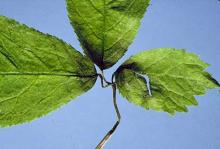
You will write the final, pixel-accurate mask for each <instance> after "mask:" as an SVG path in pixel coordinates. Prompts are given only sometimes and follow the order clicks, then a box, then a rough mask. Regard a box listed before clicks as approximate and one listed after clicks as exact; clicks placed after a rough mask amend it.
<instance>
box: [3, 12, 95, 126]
mask: <svg viewBox="0 0 220 149" xmlns="http://www.w3.org/2000/svg"><path fill="white" fill-rule="evenodd" d="M95 81H96V70H95V68H94V65H93V63H92V62H91V61H90V60H89V59H88V58H86V57H84V56H83V55H82V54H80V53H79V52H78V51H76V50H75V49H74V48H72V47H71V46H70V45H68V44H66V43H65V42H63V41H62V40H60V39H58V38H56V37H53V36H50V35H48V34H43V33H41V32H38V31H36V30H34V29H32V28H29V27H27V26H25V25H22V24H19V23H18V22H16V21H14V20H11V19H8V18H6V17H4V16H0V126H2V127H5V126H10V125H15V124H20V123H24V122H28V121H31V120H33V119H36V118H38V117H40V116H43V115H45V114H47V113H49V112H51V111H53V110H55V109H57V108H59V107H60V106H62V105H64V104H66V103H68V102H69V101H71V100H72V99H73V98H76V97H77V96H79V95H81V94H82V93H84V92H86V91H87V90H89V89H90V88H91V87H92V86H93V85H94V83H95Z"/></svg>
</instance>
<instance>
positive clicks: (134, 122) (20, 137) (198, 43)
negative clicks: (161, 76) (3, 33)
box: [0, 0, 220, 149]
mask: <svg viewBox="0 0 220 149" xmlns="http://www.w3.org/2000/svg"><path fill="white" fill-rule="evenodd" d="M151 4H152V5H151V6H150V7H149V9H148V12H147V14H146V15H145V17H144V19H143V22H142V26H141V28H140V30H139V33H138V35H137V38H136V39H135V41H134V43H133V44H132V45H131V46H130V48H129V50H128V52H127V53H126V55H125V56H124V57H123V58H122V59H121V60H120V61H119V63H118V64H117V65H115V66H114V67H113V68H112V69H109V70H107V71H106V75H107V78H110V75H111V73H112V72H114V70H115V69H116V68H117V66H119V64H121V63H122V62H123V61H124V60H126V59H127V58H129V57H130V56H131V55H132V54H135V53H138V52H139V51H142V50H147V49H152V48H160V47H175V48H185V49H187V50H188V51H190V52H194V53H196V54H198V55H200V56H201V58H202V59H203V60H204V61H206V62H208V63H209V64H211V66H210V67H209V68H208V71H209V72H210V73H212V74H213V76H214V77H215V78H216V79H217V80H219V81H220V1H218V0H193V1H192V0H152V2H151ZM0 15H5V16H8V17H11V18H14V19H16V20H18V21H20V22H22V23H25V24H27V25H29V26H31V27H34V28H36V29H38V30H40V31H42V32H45V33H50V34H52V35H56V36H58V37H59V38H62V39H63V40H65V41H66V42H68V43H70V44H72V45H73V46H74V47H75V48H76V49H78V50H79V51H82V50H81V48H80V46H79V42H78V41H77V38H76V35H75V34H74V32H73V29H72V27H71V25H70V24H69V20H68V17H67V14H66V9H65V1H64V0H31V1H30V0H1V1H0ZM197 99H198V101H199V106H198V107H190V108H189V113H187V114H185V113H178V114H177V115H176V116H175V117H171V116H169V115H168V114H166V113H159V112H154V111H146V110H144V109H142V108H140V107H136V106H134V105H132V104H130V103H128V102H127V101H126V100H124V99H123V98H122V97H120V95H118V104H119V107H120V111H121V114H122V122H121V125H120V126H119V128H118V130H117V132H116V133H115V135H114V136H113V137H112V139H111V141H110V142H109V143H108V144H107V146H106V149H218V148H220V94H219V92H218V91H217V90H211V91H209V92H208V93H207V94H206V95H205V96H200V97H198V98H197ZM114 122H115V113H114V109H113V105H112V97H111V89H110V88H108V89H102V88H101V87H100V81H98V82H97V83H96V85H95V86H94V88H93V89H92V90H90V91H89V92H88V93H86V94H84V95H82V96H80V97H79V98H77V99H76V100H74V101H72V102H71V103H69V104H68V105H66V106H64V107H62V108H61V109H59V110H57V111H55V112H53V113H50V114H49V115H47V116H45V117H43V118H40V119H38V120H35V121H34V122H32V123H28V124H23V125H19V126H14V127H11V128H0V149H92V148H95V146H96V144H97V143H98V142H99V141H100V140H101V139H102V137H103V136H104V135H105V133H106V132H107V131H108V130H109V129H110V128H111V127H112V125H113V124H114Z"/></svg>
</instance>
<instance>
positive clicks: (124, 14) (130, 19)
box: [67, 0, 150, 70]
mask: <svg viewBox="0 0 220 149" xmlns="http://www.w3.org/2000/svg"><path fill="white" fill-rule="evenodd" d="M149 2H150V0H67V9H68V14H69V18H70V20H71V24H72V25H73V27H74V29H75V32H76V34H77V35H78V37H79V40H80V42H81V45H82V47H83V48H84V51H85V53H86V54H87V55H88V56H89V57H90V58H91V59H92V60H93V61H94V63H95V64H97V65H98V66H99V68H100V69H101V70H104V69H107V68H109V67H111V66H112V65H114V64H115V63H116V62H117V61H118V60H119V59H120V58H121V57H122V56H123V55H124V53H125V52H126V51H127V49H128V46H129V45H130V44H131V43H132V41H133V39H134V37H135V35H136V34H137V30H138V28H139V26H140V22H141V19H142V17H143V15H144V13H145V11H146V8H147V7H148V5H149Z"/></svg>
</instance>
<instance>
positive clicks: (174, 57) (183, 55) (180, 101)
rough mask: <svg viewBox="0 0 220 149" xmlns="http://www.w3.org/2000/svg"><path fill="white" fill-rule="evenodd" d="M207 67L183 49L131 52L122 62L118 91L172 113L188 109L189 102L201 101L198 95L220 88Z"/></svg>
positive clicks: (146, 106) (194, 103)
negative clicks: (132, 54)
mask: <svg viewBox="0 0 220 149" xmlns="http://www.w3.org/2000/svg"><path fill="white" fill-rule="evenodd" d="M207 67H208V64H206V63H205V62H203V61H201V60H200V59H199V57H198V56H196V55H195V54H192V53H187V52H185V51H184V50H177V49H169V48H167V49H154V50H150V51H144V52H141V53H139V54H137V55H135V56H132V57H131V58H130V59H129V60H127V61H126V62H125V63H124V64H123V65H122V66H120V67H119V69H118V70H117V71H116V73H115V75H116V83H117V87H118V89H119V92H120V93H121V94H122V95H123V96H124V97H126V98H127V99H128V100H129V101H130V102H132V103H134V104H136V105H139V106H142V107H144V108H146V109H154V110H157V111H165V112H168V113H170V114H174V113H175V112H176V111H178V112H187V106H190V105H197V104H198V103H197V101H196V100H195V97H194V96H195V95H203V94H205V92H206V91H207V89H212V88H219V89H220V85H219V83H218V82H217V81H216V80H215V79H213V78H212V77H211V75H210V74H209V73H207V72H205V71H204V70H205V69H206V68H207ZM145 76H146V77H148V78H149V87H147V81H146V79H145ZM148 88H149V89H148ZM149 90H150V92H149ZM150 93H151V94H150Z"/></svg>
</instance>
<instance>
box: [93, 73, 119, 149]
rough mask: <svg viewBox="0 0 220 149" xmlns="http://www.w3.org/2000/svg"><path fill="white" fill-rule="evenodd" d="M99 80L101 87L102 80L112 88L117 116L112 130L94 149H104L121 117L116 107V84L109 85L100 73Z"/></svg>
mask: <svg viewBox="0 0 220 149" xmlns="http://www.w3.org/2000/svg"><path fill="white" fill-rule="evenodd" d="M100 78H101V82H102V86H103V80H104V81H105V82H106V83H107V85H111V86H112V90H113V104H114V108H115V112H116V114H117V121H116V123H115V124H114V126H113V127H112V129H111V130H110V131H109V132H108V133H107V134H106V135H105V137H104V138H103V139H102V140H101V141H100V143H99V144H98V145H97V146H96V149H103V148H104V146H105V144H106V143H107V142H108V141H109V139H110V138H111V136H112V135H113V134H114V132H115V130H116V129H117V127H118V125H119V124H120V121H121V115H120V112H119V109H118V106H117V100H116V89H117V88H116V84H115V83H114V82H113V81H112V82H111V83H109V82H108V81H106V79H104V78H105V77H104V74H103V73H102V77H100ZM102 79H103V80H102ZM112 80H113V79H112Z"/></svg>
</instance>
